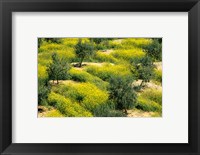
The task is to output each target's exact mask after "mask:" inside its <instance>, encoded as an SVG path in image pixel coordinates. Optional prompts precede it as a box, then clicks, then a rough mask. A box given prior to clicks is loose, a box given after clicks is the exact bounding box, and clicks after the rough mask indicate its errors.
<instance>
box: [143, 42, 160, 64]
mask: <svg viewBox="0 0 200 155" xmlns="http://www.w3.org/2000/svg"><path fill="white" fill-rule="evenodd" d="M161 42H162V40H161V41H160V39H153V42H152V43H151V44H149V45H146V46H144V47H143V48H144V51H145V52H146V53H147V55H149V56H150V57H151V58H153V59H154V60H156V61H161V60H162V43H161Z"/></svg>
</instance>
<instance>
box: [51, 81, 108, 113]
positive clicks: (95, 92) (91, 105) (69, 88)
mask: <svg viewBox="0 0 200 155" xmlns="http://www.w3.org/2000/svg"><path fill="white" fill-rule="evenodd" d="M54 91H55V92H56V93H59V94H61V95H63V96H65V97H66V98H70V99H71V100H72V101H74V102H78V103H80V105H81V106H83V107H84V108H85V109H87V110H90V111H93V110H94V109H95V108H97V107H98V106H99V105H102V104H105V103H106V102H107V100H108V96H109V95H108V92H107V91H105V90H101V89H99V88H98V87H96V86H95V85H94V84H91V83H87V82H86V83H69V84H67V85H60V86H59V88H54Z"/></svg>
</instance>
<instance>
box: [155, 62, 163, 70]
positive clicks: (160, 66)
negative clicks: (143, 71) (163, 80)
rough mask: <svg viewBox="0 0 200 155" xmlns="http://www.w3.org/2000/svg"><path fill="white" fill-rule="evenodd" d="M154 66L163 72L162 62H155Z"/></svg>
mask: <svg viewBox="0 0 200 155" xmlns="http://www.w3.org/2000/svg"><path fill="white" fill-rule="evenodd" d="M154 65H155V66H156V68H157V69H158V70H162V62H154Z"/></svg>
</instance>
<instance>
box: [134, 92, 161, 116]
mask: <svg viewBox="0 0 200 155" xmlns="http://www.w3.org/2000/svg"><path fill="white" fill-rule="evenodd" d="M137 108H138V109H142V110H144V111H157V112H161V111H162V91H161V90H156V89H146V90H144V91H143V92H142V93H141V94H140V95H139V96H138V102H137Z"/></svg>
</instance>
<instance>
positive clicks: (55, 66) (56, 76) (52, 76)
mask: <svg viewBox="0 0 200 155" xmlns="http://www.w3.org/2000/svg"><path fill="white" fill-rule="evenodd" d="M69 69H70V65H69V63H68V62H67V61H66V60H65V59H63V58H59V57H58V55H57V54H56V53H53V54H52V63H50V64H49V65H48V68H47V73H48V76H49V80H53V83H54V80H56V81H57V84H58V83H59V80H64V79H66V78H67V77H68V71H69Z"/></svg>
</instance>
